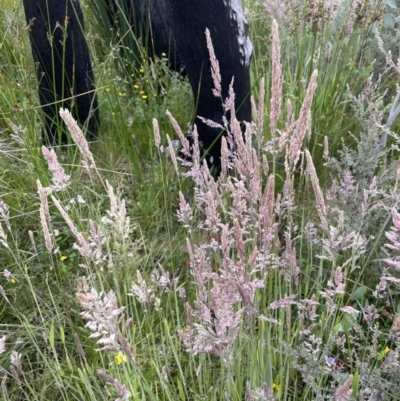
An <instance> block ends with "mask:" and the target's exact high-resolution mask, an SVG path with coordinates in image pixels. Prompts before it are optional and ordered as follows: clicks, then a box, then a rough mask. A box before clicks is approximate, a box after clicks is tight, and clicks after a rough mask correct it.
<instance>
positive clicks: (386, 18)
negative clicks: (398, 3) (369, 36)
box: [382, 13, 394, 29]
mask: <svg viewBox="0 0 400 401" xmlns="http://www.w3.org/2000/svg"><path fill="white" fill-rule="evenodd" d="M382 19H383V25H385V26H386V28H390V29H394V18H393V15H392V14H390V13H386V14H383V17H382Z"/></svg>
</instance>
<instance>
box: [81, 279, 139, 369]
mask: <svg viewBox="0 0 400 401" xmlns="http://www.w3.org/2000/svg"><path fill="white" fill-rule="evenodd" d="M76 298H77V299H78V302H79V303H80V305H81V307H82V309H83V312H81V313H80V315H81V316H82V317H83V318H84V319H85V320H87V323H86V325H85V327H87V328H88V329H89V330H90V331H91V332H92V334H91V335H90V336H89V337H90V338H94V339H96V342H97V344H98V345H99V346H100V347H101V348H98V349H97V351H104V352H105V351H110V352H115V353H117V352H123V354H124V355H126V357H127V358H128V359H129V361H130V362H134V356H133V353H132V351H131V349H130V346H129V343H128V340H127V339H126V338H125V337H124V335H123V332H125V331H126V330H127V328H128V327H129V326H130V324H131V323H132V320H131V319H128V320H125V316H124V310H125V307H118V302H117V296H116V294H115V292H114V291H112V290H111V291H109V292H108V293H105V292H103V291H100V292H99V291H97V290H96V289H95V288H93V287H89V285H88V284H87V283H86V282H84V292H81V293H77V294H76ZM121 326H123V327H122V328H121Z"/></svg>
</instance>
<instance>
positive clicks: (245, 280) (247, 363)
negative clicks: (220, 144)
mask: <svg viewBox="0 0 400 401" xmlns="http://www.w3.org/2000/svg"><path fill="white" fill-rule="evenodd" d="M244 3H245V4H244V5H245V6H246V8H247V14H248V19H249V22H250V29H251V35H252V42H253V45H254V55H253V60H252V66H251V68H252V70H251V74H252V85H253V95H254V97H255V98H256V100H255V105H256V109H257V110H259V112H255V113H253V114H254V115H253V118H254V125H252V126H250V127H249V129H248V131H247V141H246V142H242V141H241V137H237V136H236V141H237V142H238V143H239V148H238V153H237V154H233V153H232V152H231V151H230V150H229V149H228V150H227V151H226V152H227V154H228V155H230V160H231V161H232V165H233V167H232V168H231V169H230V170H229V171H228V172H227V173H225V172H224V170H223V172H222V174H221V177H220V178H219V181H218V182H217V183H216V182H215V181H214V180H213V179H212V178H211V177H210V175H209V173H208V172H207V170H202V168H201V167H200V165H199V164H197V163H198V161H196V160H195V162H194V164H193V165H192V166H189V167H186V168H183V167H178V168H176V167H175V166H174V163H173V162H172V161H171V159H170V158H168V157H167V156H166V154H165V152H162V149H161V148H160V147H157V146H156V142H155V139H154V135H153V131H154V124H155V123H154V121H153V119H154V118H155V119H156V120H157V121H158V126H159V130H160V133H161V145H163V146H164V147H166V146H167V143H168V142H167V135H168V137H170V138H173V139H176V138H177V137H178V135H177V133H176V132H175V131H174V129H173V126H172V124H171V123H170V119H169V117H168V116H167V115H166V111H167V110H169V111H170V112H171V114H172V115H173V116H174V118H175V119H176V120H177V122H178V124H179V125H180V126H181V127H182V130H183V131H185V127H186V126H187V124H188V123H189V122H190V121H191V119H192V116H193V113H194V110H193V108H194V106H193V104H194V102H193V99H192V98H191V93H190V87H189V85H188V82H187V81H186V80H184V79H182V78H180V77H179V76H178V75H177V74H175V73H170V72H169V71H168V68H167V60H166V59H161V60H156V61H155V66H154V68H155V74H153V73H152V72H151V69H150V67H149V65H148V63H147V61H146V57H145V56H144V53H143V51H142V53H141V55H140V56H138V55H137V53H135V55H134V62H135V63H137V62H138V60H139V61H140V62H139V65H138V64H134V63H133V61H132V60H130V59H129V54H130V53H129V52H128V53H126V54H125V53H124V56H123V59H121V57H119V58H117V60H116V56H115V54H114V53H113V52H112V50H110V48H109V45H108V44H109V43H110V40H113V38H107V36H106V35H105V33H104V31H103V29H102V27H101V24H99V23H98V22H97V23H95V22H94V21H93V19H92V14H91V13H90V10H89V8H88V9H87V14H88V15H87V18H86V30H87V38H88V42H89V44H90V48H91V52H92V56H93V60H94V69H95V76H96V81H97V88H98V95H99V100H100V107H101V136H100V139H99V141H98V142H97V143H93V144H91V145H90V150H91V152H92V154H93V157H94V160H95V165H93V167H92V168H91V170H90V174H88V173H87V172H86V171H85V169H84V168H83V167H82V164H81V160H82V157H83V156H82V154H81V153H80V152H79V151H78V149H77V148H76V147H75V146H70V147H68V148H63V149H56V150H55V154H56V156H57V159H58V163H59V164H60V165H61V166H62V167H63V169H64V172H65V174H66V175H69V176H70V183H69V184H68V185H66V186H65V188H64V189H62V190H60V191H56V190H53V191H52V194H51V195H52V196H50V194H49V192H46V191H45V190H43V189H41V186H42V187H45V188H48V187H50V186H52V185H54V176H53V174H52V173H51V171H50V170H49V168H48V164H47V162H46V160H45V157H44V155H43V153H42V150H41V148H40V141H39V138H38V137H39V135H40V124H39V121H40V108H39V101H38V96H37V92H36V76H35V71H34V66H33V65H32V61H31V54H30V47H29V42H28V38H27V33H26V30H25V28H24V26H25V23H24V18H23V15H22V4H20V2H18V1H3V2H1V6H0V12H1V14H2V18H0V46H1V52H0V85H1V86H0V88H1V89H0V141H1V142H0V224H1V230H0V262H1V264H0V266H1V269H0V270H1V274H0V286H1V287H0V295H1V296H0V308H1V312H0V313H1V315H0V316H1V318H0V380H1V388H2V392H1V396H0V398H1V399H4V400H40V401H45V400H54V399H57V400H85V401H86V400H96V401H97V400H114V399H124V400H125V399H126V400H127V399H133V400H174V401H175V400H216V401H219V400H232V401H239V400H249V401H250V400H293V401H295V400H296V401H297V400H311V399H313V400H314V399H315V400H351V399H354V400H361V399H368V400H378V399H381V400H396V399H400V396H399V394H400V388H399V386H400V381H399V377H400V375H399V373H400V372H399V369H400V368H399V365H400V360H399V346H400V307H399V287H398V285H399V279H400V278H399V264H398V253H399V250H400V248H399V240H398V235H399V230H400V223H399V221H400V217H399V214H398V211H397V210H398V206H399V199H400V198H399V189H398V184H399V178H400V174H399V172H398V171H399V169H398V163H397V160H398V143H399V137H398V125H397V123H396V122H395V123H394V124H393V125H392V127H391V129H392V132H391V133H390V135H389V141H388V144H387V146H386V148H385V149H384V151H383V152H382V154H380V155H379V160H378V164H376V163H375V164H374V160H372V161H371V163H369V161H370V160H371V157H370V155H371V153H372V154H373V153H374V152H373V151H374V149H376V148H377V146H378V143H379V140H380V137H381V134H382V126H383V125H384V124H385V123H386V121H387V119H388V116H389V110H390V106H391V104H392V102H393V99H394V97H395V94H396V91H397V87H396V86H395V82H396V80H397V79H398V78H397V75H394V73H393V70H391V69H389V68H387V66H386V64H385V63H386V62H385V58H384V57H383V56H382V53H381V51H380V50H379V47H378V44H377V41H376V37H375V34H374V32H375V30H376V29H379V31H380V35H381V37H382V39H383V43H384V47H385V49H386V51H388V50H391V51H392V56H393V59H394V60H396V59H397V47H396V43H397V42H396V41H395V40H394V39H393V37H394V36H395V35H396V31H395V30H394V29H393V28H392V26H391V23H390V21H392V20H390V19H389V17H388V16H387V14H389V15H390V16H391V18H392V19H393V21H394V24H398V22H397V21H398V18H399V17H398V15H397V14H396V13H397V10H396V9H395V8H393V7H390V3H392V2H388V5H386V3H384V2H381V1H368V2H362V4H363V6H362V8H360V9H356V10H355V11H351V8H349V7H351V4H350V2H345V1H344V2H342V3H341V5H340V6H339V8H338V9H337V10H336V9H330V8H329V5H328V4H327V3H325V7H321V6H320V7H319V8H318V7H314V8H312V7H311V6H312V4H314V3H315V4H316V5H317V4H318V2H304V3H303V2H302V1H300V0H299V1H297V2H294V1H289V0H288V1H285V2H284V3H285V4H286V6H287V9H286V12H285V13H284V14H283V15H279V14H277V15H275V17H276V19H277V22H278V26H279V41H280V49H281V50H280V52H279V55H278V56H279V57H280V63H281V64H282V72H281V73H282V77H283V84H282V98H281V101H282V107H281V108H280V115H279V116H278V118H277V120H276V121H275V123H276V127H277V131H271V129H270V126H271V124H272V123H274V121H272V120H273V118H274V117H271V116H273V113H271V99H275V100H276V99H277V97H279V96H278V95H277V93H278V92H277V89H279V88H277V87H276V86H273V85H275V84H274V82H276V80H273V79H272V77H273V74H275V78H276V74H278V73H279V72H277V71H276V70H274V72H273V69H272V64H271V59H272V58H273V57H275V58H274V59H275V60H276V57H277V53H275V54H272V48H273V46H272V42H273V41H274V43H275V44H276V43H277V40H278V36H277V35H276V33H274V34H273V29H272V27H273V24H272V19H271V16H270V15H269V13H271V12H273V11H271V10H269V12H268V13H267V12H266V11H265V7H264V6H265V5H267V2H261V1H256V0H247V1H245V2H244ZM385 5H386V6H387V7H386V8H383V6H385ZM354 13H356V14H354ZM354 15H357V18H356V19H354V21H353V22H354V24H353V25H352V29H348V30H346V27H348V26H349V21H351V20H350V19H351V18H352V16H354ZM10 21H11V22H12V23H10ZM385 21H389V22H386V25H385ZM395 26H397V25H395ZM274 32H276V31H274ZM273 35H274V38H273ZM114 39H115V38H114ZM127 40H128V38H127ZM130 40H132V38H130ZM397 46H398V45H397ZM275 48H276V47H275ZM137 50H138V51H141V50H140V46H138V48H137ZM132 57H133V56H132ZM141 57H144V58H141ZM125 58H126V59H125ZM121 63H124V65H125V66H129V65H131V66H132V65H134V66H135V68H134V69H128V68H126V69H125V68H121ZM314 71H318V76H316V75H315V74H316V73H314ZM380 73H383V75H382V78H381V79H378V75H379V74H380ZM313 74H314V75H313ZM371 74H373V75H371ZM262 78H264V80H262ZM314 78H315V79H316V87H315V88H314V89H313V90H311V89H309V90H308V88H309V86H310V82H312V79H314ZM263 93H265V96H264V95H263ZM307 93H308V95H307ZM307 98H308V100H309V101H310V102H309V104H310V105H309V106H307V107H306V106H305V105H306V104H308V103H307ZM302 107H303V110H304V111H305V112H304V113H303V118H301V114H300V110H302ZM308 116H310V117H311V118H309V117H308ZM271 119H272V120H271ZM293 121H299V122H298V123H297V125H296V126H295V129H294V130H292V128H290V125H291V123H292V122H293ZM272 125H273V124H272ZM228 131H229V132H230V135H232V136H233V137H235V135H237V133H235V130H234V125H232V126H231V127H228ZM349 132H350V133H349ZM303 136H304V137H303ZM325 137H326V138H327V142H328V144H329V154H328V153H327V146H326V145H324V138H325ZM285 138H286V140H285ZM296 143H299V146H298V148H297V147H295V144H296ZM325 143H326V142H325ZM371 171H372V175H371ZM187 172H190V174H189V176H188V175H187V174H186V173H187ZM37 180H39V181H40V183H41V186H40V184H38V182H37ZM46 216H47V217H46ZM46 229H47V230H48V237H46ZM121 308H123V309H121Z"/></svg>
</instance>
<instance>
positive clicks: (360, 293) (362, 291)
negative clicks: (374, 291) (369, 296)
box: [351, 286, 368, 301]
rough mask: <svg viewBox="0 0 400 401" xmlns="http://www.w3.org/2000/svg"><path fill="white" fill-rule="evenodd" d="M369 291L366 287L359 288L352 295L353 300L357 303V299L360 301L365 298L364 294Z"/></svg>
mask: <svg viewBox="0 0 400 401" xmlns="http://www.w3.org/2000/svg"><path fill="white" fill-rule="evenodd" d="M367 291H368V288H367V287H365V286H361V287H358V288H357V289H356V290H355V291H354V292H353V294H352V295H351V299H352V300H353V301H355V300H356V299H360V298H362V297H363V296H364V294H365V293H366V292H367Z"/></svg>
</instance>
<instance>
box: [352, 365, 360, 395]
mask: <svg viewBox="0 0 400 401" xmlns="http://www.w3.org/2000/svg"><path fill="white" fill-rule="evenodd" d="M359 383H360V372H359V371H358V370H357V371H356V372H354V375H353V382H352V383H351V388H352V389H353V392H352V393H351V396H352V397H353V398H354V399H355V398H356V397H357V393H358V386H359Z"/></svg>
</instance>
